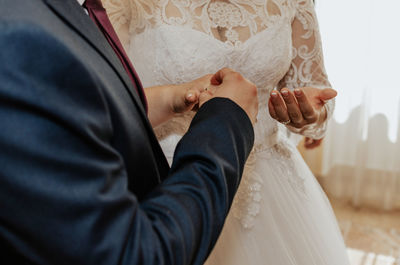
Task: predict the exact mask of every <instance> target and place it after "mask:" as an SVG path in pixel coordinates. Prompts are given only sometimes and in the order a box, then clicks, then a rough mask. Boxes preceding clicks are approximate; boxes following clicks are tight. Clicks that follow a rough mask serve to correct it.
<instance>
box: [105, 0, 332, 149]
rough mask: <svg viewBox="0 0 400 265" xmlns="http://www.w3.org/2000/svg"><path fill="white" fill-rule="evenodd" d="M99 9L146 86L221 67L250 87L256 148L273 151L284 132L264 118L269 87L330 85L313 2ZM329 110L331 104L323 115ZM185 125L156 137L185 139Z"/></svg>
mask: <svg viewBox="0 0 400 265" xmlns="http://www.w3.org/2000/svg"><path fill="white" fill-rule="evenodd" d="M103 1H104V0H103ZM104 5H105V7H106V9H107V12H108V14H109V16H110V18H111V21H112V22H113V24H114V26H115V27H116V29H117V31H118V32H119V33H120V34H121V35H122V39H123V40H124V43H125V46H126V48H127V50H128V53H129V54H130V56H131V57H132V58H133V63H134V65H135V68H136V70H137V71H138V73H139V75H140V77H141V79H142V82H143V84H144V86H153V85H163V84H169V83H182V82H187V81H191V80H193V79H196V78H198V77H200V76H202V75H204V74H208V73H213V72H215V71H217V70H218V69H220V68H222V67H230V68H233V69H234V70H236V71H238V72H240V73H242V74H243V75H244V76H246V77H247V78H248V79H250V80H251V81H252V82H254V83H255V84H256V85H257V87H258V88H259V97H260V98H259V100H260V101H259V102H260V104H259V106H260V111H259V117H258V123H257V125H256V128H255V129H256V149H257V148H263V147H266V146H271V145H272V144H274V143H275V142H276V138H277V137H278V135H279V132H282V133H283V132H285V130H282V129H280V127H282V126H281V125H279V124H277V123H276V122H275V121H274V120H272V119H271V118H270V117H269V114H268V113H267V102H268V95H269V92H270V90H271V89H274V88H278V89H279V88H282V87H288V88H290V89H293V88H296V87H302V86H313V87H318V88H325V87H330V84H329V82H328V79H327V76H326V74H325V70H324V66H323V58H322V50H321V43H320V36H319V32H318V25H317V21H316V16H315V12H314V6H313V3H312V2H311V0H230V1H211V0H192V1H190V0H158V1H155V0H152V1H151V0H105V1H104ZM332 107H333V102H329V103H328V104H327V110H328V115H330V114H331V112H332ZM186 116H187V115H186ZM188 120H189V119H188V118H186V117H178V118H177V119H175V120H174V121H172V122H170V123H169V124H166V125H164V126H162V128H158V129H157V133H158V135H159V136H160V138H164V137H165V136H166V135H168V134H169V133H170V132H171V130H172V132H173V131H174V130H175V132H176V133H178V134H183V133H184V132H185V131H186V128H187V125H188ZM174 128H175V129H174ZM176 128H180V129H178V131H176V130H177V129H176ZM325 129H326V124H323V125H322V126H320V127H318V128H310V129H309V130H305V131H303V132H302V133H303V134H304V135H306V136H310V137H313V138H320V137H322V136H323V134H324V132H325Z"/></svg>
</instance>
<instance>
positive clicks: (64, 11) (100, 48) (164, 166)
mask: <svg viewBox="0 0 400 265" xmlns="http://www.w3.org/2000/svg"><path fill="white" fill-rule="evenodd" d="M44 2H45V3H46V4H47V5H48V6H49V7H50V9H52V10H53V11H54V12H55V13H56V14H57V15H58V16H59V17H60V18H61V19H62V20H63V21H64V22H65V23H67V24H68V25H69V26H70V27H72V28H73V29H74V30H75V31H76V32H77V33H78V34H79V35H80V36H81V37H82V38H83V39H85V40H86V41H87V42H88V43H90V44H91V45H92V47H93V48H94V49H95V50H96V51H97V52H98V53H99V54H100V55H101V56H102V57H103V58H104V59H105V60H106V61H107V62H108V63H109V64H110V65H111V67H112V68H113V69H114V71H116V73H117V74H118V76H119V77H120V79H121V81H122V82H123V83H124V85H125V88H126V89H127V90H128V93H129V94H130V95H131V97H132V100H133V101H134V103H135V104H136V106H137V108H138V110H139V112H140V113H141V116H142V118H143V122H144V124H145V126H146V127H147V131H148V136H149V138H150V143H151V145H152V148H153V150H154V155H155V156H156V162H157V164H158V169H159V171H160V176H161V178H165V177H166V176H167V175H168V171H169V166H168V162H167V160H166V158H165V156H164V153H163V152H162V150H161V147H160V145H159V144H158V140H157V138H156V136H155V135H154V131H153V129H152V127H151V125H150V122H149V121H148V119H147V114H146V111H145V109H144V106H143V104H142V101H141V99H140V97H139V95H138V94H137V93H136V92H135V88H134V87H133V84H132V81H131V80H130V78H129V77H128V75H127V73H126V72H125V69H124V68H123V66H122V64H121V61H120V60H119V58H118V57H117V56H116V54H115V52H114V50H113V49H112V48H111V46H110V45H109V44H108V42H107V41H106V39H105V38H104V36H103V34H102V33H101V31H100V30H99V29H98V28H97V27H96V25H95V24H94V23H93V21H92V20H91V19H90V17H89V16H88V15H87V14H85V11H84V9H83V8H82V7H81V6H80V5H79V4H78V1H76V0H44ZM136 77H137V76H136ZM137 82H139V79H137Z"/></svg>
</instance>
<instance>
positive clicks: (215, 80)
mask: <svg viewBox="0 0 400 265" xmlns="http://www.w3.org/2000/svg"><path fill="white" fill-rule="evenodd" d="M231 73H234V71H233V70H232V69H230V68H222V69H221V70H219V71H218V72H216V73H215V74H214V75H213V77H212V78H211V84H212V85H214V86H219V85H220V84H222V82H223V80H224V78H225V77H226V76H227V75H229V74H231Z"/></svg>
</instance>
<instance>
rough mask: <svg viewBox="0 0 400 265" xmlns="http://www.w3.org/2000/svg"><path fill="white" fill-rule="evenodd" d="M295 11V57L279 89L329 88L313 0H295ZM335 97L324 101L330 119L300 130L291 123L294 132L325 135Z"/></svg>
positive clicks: (310, 135)
mask: <svg viewBox="0 0 400 265" xmlns="http://www.w3.org/2000/svg"><path fill="white" fill-rule="evenodd" d="M294 2H295V15H294V19H293V22H292V43H293V59H292V63H291V66H290V68H289V71H288V72H287V74H286V76H285V77H284V78H283V79H282V80H281V82H280V83H279V89H280V88H283V87H287V88H289V89H294V88H297V87H306V86H308V87H316V88H321V89H322V88H329V87H331V84H330V83H329V81H328V77H327V75H326V72H325V69H324V62H323V54H322V46H321V38H320V34H319V29H318V22H317V17H316V14H315V10H314V4H313V2H312V0H295V1H294ZM334 106H335V101H334V100H330V101H327V102H326V104H325V105H324V107H325V109H326V113H327V119H326V121H325V122H323V123H322V124H321V125H319V126H315V125H311V126H308V127H306V128H303V129H301V130H299V129H296V128H293V127H288V129H289V130H291V131H292V132H295V133H299V134H302V135H304V136H307V137H311V138H314V139H320V138H322V137H324V135H325V132H326V129H327V123H328V120H329V118H330V117H331V116H332V112H333V110H334Z"/></svg>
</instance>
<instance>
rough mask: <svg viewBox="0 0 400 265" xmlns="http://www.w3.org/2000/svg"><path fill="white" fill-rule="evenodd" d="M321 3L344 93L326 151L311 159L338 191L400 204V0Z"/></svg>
mask: <svg viewBox="0 0 400 265" xmlns="http://www.w3.org/2000/svg"><path fill="white" fill-rule="evenodd" d="M316 10H317V14H318V19H319V23H320V28H321V35H322V41H323V47H324V54H325V65H326V69H327V72H328V75H329V77H330V81H331V83H332V84H333V86H334V88H335V89H337V90H338V92H339V95H338V97H337V101H336V110H335V114H334V117H333V120H332V121H331V123H330V128H329V132H328V134H327V136H326V137H325V140H324V144H323V147H322V150H317V151H314V153H307V152H306V154H305V158H306V160H308V162H309V163H310V166H311V168H312V169H313V170H314V171H315V173H316V174H317V175H320V176H322V178H321V180H322V185H323V186H324V188H325V189H326V191H327V192H328V193H330V194H331V195H332V196H334V197H338V198H343V199H346V200H350V201H351V202H352V203H353V205H355V206H363V205H368V206H374V207H378V208H380V209H395V208H400V124H399V118H400V83H399V77H400V66H399V62H400V33H399V32H400V15H399V14H400V13H399V10H400V1H399V0H379V1H376V0H351V1H349V0H335V1H332V0H317V1H316ZM316 158H318V159H316ZM318 160H319V161H318Z"/></svg>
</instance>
